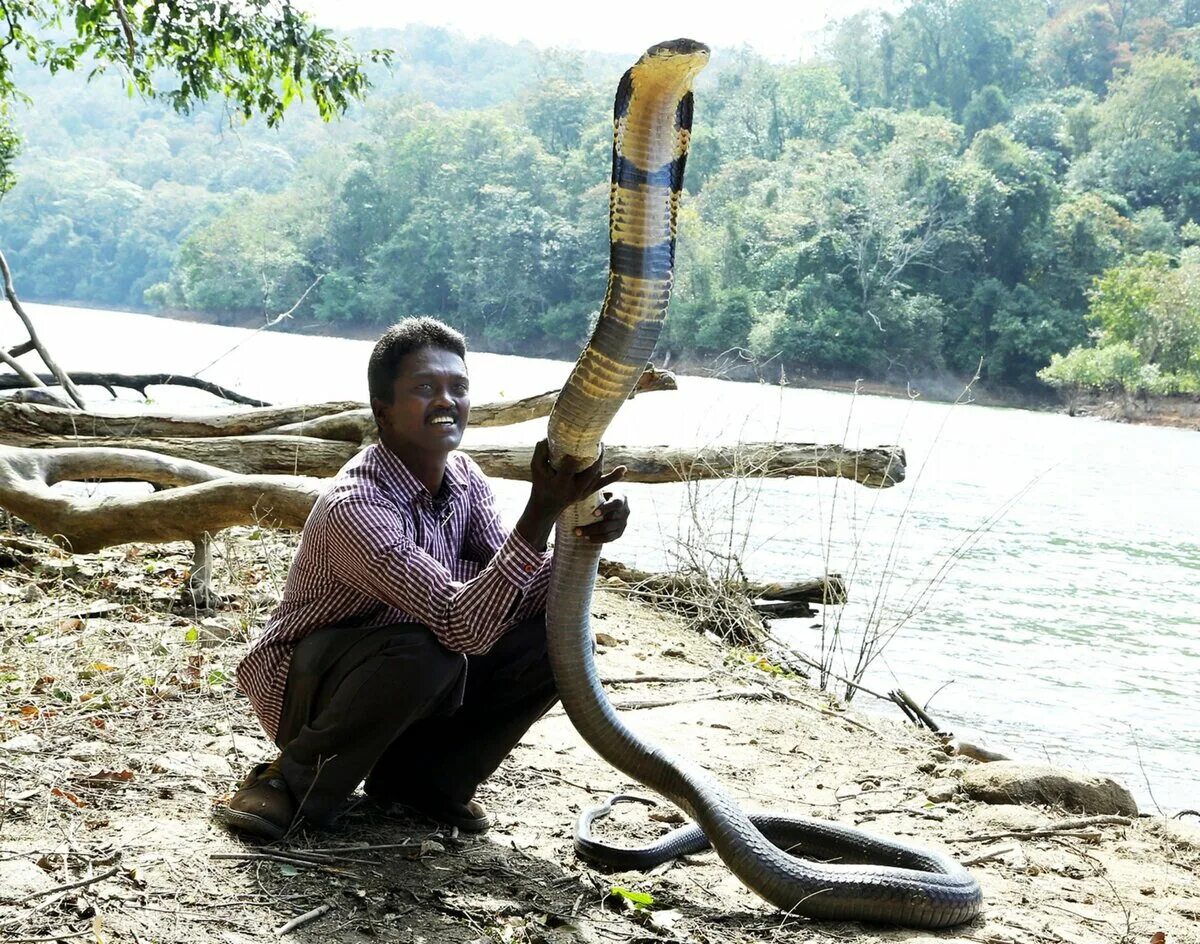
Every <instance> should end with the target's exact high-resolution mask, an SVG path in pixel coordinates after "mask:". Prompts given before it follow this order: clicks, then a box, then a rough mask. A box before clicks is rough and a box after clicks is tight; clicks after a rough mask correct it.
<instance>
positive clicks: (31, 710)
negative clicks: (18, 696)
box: [21, 705, 39, 718]
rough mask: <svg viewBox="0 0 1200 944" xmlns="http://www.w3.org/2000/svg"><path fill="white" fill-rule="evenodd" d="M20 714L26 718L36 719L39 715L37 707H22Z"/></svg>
mask: <svg viewBox="0 0 1200 944" xmlns="http://www.w3.org/2000/svg"><path fill="white" fill-rule="evenodd" d="M21 714H23V715H24V716H25V717H26V718H36V717H37V716H38V714H39V711H38V706H37V705H22V706H21Z"/></svg>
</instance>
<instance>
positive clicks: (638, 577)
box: [600, 559, 847, 615]
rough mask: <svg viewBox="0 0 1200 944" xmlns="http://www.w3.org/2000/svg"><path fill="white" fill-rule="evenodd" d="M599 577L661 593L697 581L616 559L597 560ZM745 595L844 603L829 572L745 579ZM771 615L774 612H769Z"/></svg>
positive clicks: (838, 579)
mask: <svg viewBox="0 0 1200 944" xmlns="http://www.w3.org/2000/svg"><path fill="white" fill-rule="evenodd" d="M600 576H601V577H615V578H617V579H618V580H621V581H622V582H624V583H626V584H628V585H630V586H633V587H646V588H647V589H650V590H654V591H662V592H665V593H680V592H687V591H688V590H689V589H690V588H691V587H692V586H693V585H695V584H696V583H697V582H698V579H699V578H697V577H695V576H692V575H689V574H687V573H675V574H656V573H651V572H649V571H645V570H638V569H637V568H636V567H629V566H627V565H625V564H621V563H618V562H617V561H610V560H603V559H602V560H601V561H600ZM744 590H745V593H746V596H748V597H750V598H751V599H757V600H769V601H773V602H779V603H799V604H805V605H807V604H809V603H821V604H832V603H845V602H846V599H847V598H846V583H845V581H844V580H843V579H842V576H841V574H829V575H827V576H825V577H811V578H809V579H806V580H796V581H792V582H790V583H760V582H758V581H754V580H751V581H748V582H747V583H746V585H745V588H744ZM772 615H775V614H772Z"/></svg>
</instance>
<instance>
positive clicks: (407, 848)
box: [306, 841, 421, 861]
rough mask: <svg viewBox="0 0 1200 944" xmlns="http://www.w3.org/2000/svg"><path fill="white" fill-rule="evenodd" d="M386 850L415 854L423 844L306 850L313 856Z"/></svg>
mask: <svg viewBox="0 0 1200 944" xmlns="http://www.w3.org/2000/svg"><path fill="white" fill-rule="evenodd" d="M385 849H388V850H397V849H398V850H400V851H401V852H414V851H420V849H421V844H420V843H419V842H411V841H410V842H385V843H380V844H379V845H374V846H373V845H370V844H369V843H356V844H354V845H349V846H327V847H325V848H323V849H308V850H306V854H307V855H313V854H315V853H321V852H328V853H339V852H382V851H383V850H385ZM350 861H354V860H350Z"/></svg>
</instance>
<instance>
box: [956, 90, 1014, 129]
mask: <svg viewBox="0 0 1200 944" xmlns="http://www.w3.org/2000/svg"><path fill="white" fill-rule="evenodd" d="M1011 117H1012V109H1011V108H1009V105H1008V99H1006V98H1005V97H1004V93H1003V92H1002V91H1000V89H999V88H997V87H996V86H994V85H985V86H984V87H983V88H981V89H980V90H979V91H978V92H976V93H975V94H974V95H972V96H971V101H970V102H968V103H967V107H966V108H964V109H963V130H964V131H965V132H966V134H967V140H968V141H970V140H971V139H972V138H973V137H975V135H977V134H978V133H979V132H980V131H983V130H984V129H985V128H991V127H994V126H995V125H998V124H1002V123H1003V122H1005V121H1008V119H1009V118H1011Z"/></svg>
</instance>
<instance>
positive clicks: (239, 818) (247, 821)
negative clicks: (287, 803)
mask: <svg viewBox="0 0 1200 944" xmlns="http://www.w3.org/2000/svg"><path fill="white" fill-rule="evenodd" d="M213 817H214V818H215V819H216V820H217V821H218V822H221V823H224V824H225V825H226V826H229V827H230V828H232V829H235V830H237V831H238V832H243V833H249V834H250V835H252V836H258V837H259V838H260V839H282V838H283V837H284V836H286V835H287V832H288V831H287V830H286V829H283V828H281V827H280V826H279V824H278V823H272V822H271V821H270V820H269V819H267V818H266V817H265V816H258V815H256V814H254V813H243V812H242V811H241V810H231V809H230V808H229V807H227V806H218V807H216V808H215V809H214V810H213Z"/></svg>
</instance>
